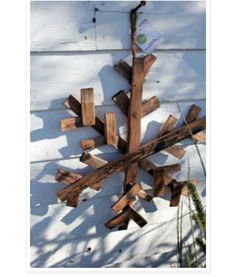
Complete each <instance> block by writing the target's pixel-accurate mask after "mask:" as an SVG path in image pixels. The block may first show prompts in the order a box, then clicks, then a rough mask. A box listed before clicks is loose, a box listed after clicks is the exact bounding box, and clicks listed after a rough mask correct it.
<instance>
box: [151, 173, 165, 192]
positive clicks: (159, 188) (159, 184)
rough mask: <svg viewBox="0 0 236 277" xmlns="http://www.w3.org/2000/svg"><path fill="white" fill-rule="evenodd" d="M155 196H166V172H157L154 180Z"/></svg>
mask: <svg viewBox="0 0 236 277" xmlns="http://www.w3.org/2000/svg"><path fill="white" fill-rule="evenodd" d="M153 181H154V183H153V195H154V196H164V195H165V193H166V186H165V184H164V171H163V170H161V171H158V172H157V171H156V172H155V173H154V178H153Z"/></svg>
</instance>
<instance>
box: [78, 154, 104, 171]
mask: <svg viewBox="0 0 236 277" xmlns="http://www.w3.org/2000/svg"><path fill="white" fill-rule="evenodd" d="M80 161H81V162H83V163H86V164H87V165H89V166H91V167H92V168H95V169H97V168H100V167H103V166H104V165H106V164H107V163H108V162H107V161H105V160H103V159H101V158H99V157H97V156H95V155H92V154H90V153H87V152H83V154H82V155H81V157H80Z"/></svg>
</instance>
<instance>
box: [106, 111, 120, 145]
mask: <svg viewBox="0 0 236 277" xmlns="http://www.w3.org/2000/svg"><path fill="white" fill-rule="evenodd" d="M104 124H105V138H106V142H107V144H108V145H112V146H114V147H116V148H117V144H118V137H117V135H116V114H115V113H113V112H109V113H105V115H104Z"/></svg>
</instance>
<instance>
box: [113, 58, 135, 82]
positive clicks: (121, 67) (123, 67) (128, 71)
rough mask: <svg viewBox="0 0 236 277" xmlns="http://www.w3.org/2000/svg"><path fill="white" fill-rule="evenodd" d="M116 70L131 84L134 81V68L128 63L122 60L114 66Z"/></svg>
mask: <svg viewBox="0 0 236 277" xmlns="http://www.w3.org/2000/svg"><path fill="white" fill-rule="evenodd" d="M114 68H115V70H116V71H117V72H118V73H120V74H121V76H123V77H124V78H125V79H127V80H128V81H129V83H131V79H132V67H131V66H129V65H128V64H127V62H125V61H123V60H120V61H119V62H118V63H117V64H116V65H114Z"/></svg>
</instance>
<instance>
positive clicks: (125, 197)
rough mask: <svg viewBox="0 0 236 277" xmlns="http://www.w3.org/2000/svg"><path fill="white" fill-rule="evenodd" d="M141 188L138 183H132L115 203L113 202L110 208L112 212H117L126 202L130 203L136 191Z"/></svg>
mask: <svg viewBox="0 0 236 277" xmlns="http://www.w3.org/2000/svg"><path fill="white" fill-rule="evenodd" d="M141 189H142V187H141V186H140V184H138V183H136V184H134V185H133V186H132V187H131V188H130V189H129V190H128V191H127V192H126V193H125V194H124V195H122V196H121V197H120V198H119V199H118V200H117V201H116V203H114V204H113V205H112V206H111V208H112V210H113V211H114V212H116V213H118V212H119V211H121V210H122V209H123V208H124V207H126V206H127V205H128V204H130V203H132V200H133V199H134V196H135V195H137V194H138V192H139V191H140V190H141Z"/></svg>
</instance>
